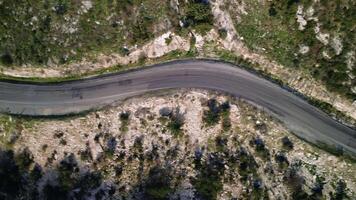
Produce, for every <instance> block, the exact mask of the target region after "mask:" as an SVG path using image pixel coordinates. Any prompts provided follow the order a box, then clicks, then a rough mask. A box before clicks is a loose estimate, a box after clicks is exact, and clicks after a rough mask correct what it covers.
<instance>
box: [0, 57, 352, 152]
mask: <svg viewBox="0 0 356 200" xmlns="http://www.w3.org/2000/svg"><path fill="white" fill-rule="evenodd" d="M170 88H203V89H211V90H217V91H223V92H227V93H230V94H231V95H234V96H237V97H240V98H243V99H246V100H248V101H251V102H253V103H254V104H257V105H258V106H261V107H263V108H264V109H265V110H267V111H269V112H270V113H271V114H272V115H274V116H275V117H277V118H278V119H279V120H281V121H282V122H284V124H285V125H286V126H287V127H288V128H289V129H290V130H291V131H292V132H293V133H295V134H296V135H297V136H299V137H301V138H304V139H306V140H307V141H309V142H312V143H315V144H316V143H318V142H322V143H326V144H331V145H336V146H338V147H342V148H343V149H344V150H346V151H348V152H350V153H352V154H353V155H356V131H355V130H353V129H351V128H349V127H347V126H344V125H342V124H340V123H338V122H337V121H335V120H333V119H332V118H330V117H329V116H327V115H326V114H325V113H323V112H321V111H320V110H318V109H316V108H315V107H313V106H311V105H310V104H308V103H307V102H306V101H304V100H302V99H301V98H300V97H298V96H296V95H294V94H293V93H291V92H288V91H287V90H285V89H283V88H281V87H280V86H278V85H276V84H274V83H272V82H270V81H268V80H265V79H263V78H261V77H259V76H257V75H255V74H253V73H251V72H248V71H245V70H243V69H241V68H238V67H236V66H233V65H230V64H226V63H221V62H216V61H206V60H205V61H203V60H187V61H178V62H171V63H166V64H160V65H156V66H153V67H146V68H143V69H139V70H133V71H130V72H126V73H116V74H111V75H105V76H99V77H95V78H88V79H83V80H77V81H69V82H62V83H58V84H40V85H38V84H37V85H36V84H27V83H11V82H0V112H3V113H11V114H22V115H31V116H45V115H65V114H70V113H78V112H81V111H86V110H90V109H96V108H100V107H102V106H105V105H108V104H111V103H113V102H115V101H118V100H121V99H124V98H127V97H132V96H135V95H139V94H143V93H145V92H149V91H156V90H161V89H170Z"/></svg>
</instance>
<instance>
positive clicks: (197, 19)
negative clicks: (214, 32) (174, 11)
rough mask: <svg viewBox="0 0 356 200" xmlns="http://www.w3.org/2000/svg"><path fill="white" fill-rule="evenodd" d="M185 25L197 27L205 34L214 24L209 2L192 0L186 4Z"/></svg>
mask: <svg viewBox="0 0 356 200" xmlns="http://www.w3.org/2000/svg"><path fill="white" fill-rule="evenodd" d="M184 23H185V26H188V27H192V28H195V29H196V30H197V31H198V32H199V33H201V34H205V33H206V32H207V31H209V30H210V29H211V28H212V27H213V24H214V16H213V14H212V13H211V8H210V4H209V3H205V2H201V1H195V0H190V1H189V3H188V4H187V5H186V13H185V18H184Z"/></svg>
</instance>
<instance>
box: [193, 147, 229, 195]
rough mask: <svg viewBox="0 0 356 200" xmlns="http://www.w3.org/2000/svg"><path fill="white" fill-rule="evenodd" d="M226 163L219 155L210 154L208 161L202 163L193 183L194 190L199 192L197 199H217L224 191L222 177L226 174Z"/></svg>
mask: <svg viewBox="0 0 356 200" xmlns="http://www.w3.org/2000/svg"><path fill="white" fill-rule="evenodd" d="M224 165H225V161H224V158H223V156H222V155H221V154H219V153H209V154H208V159H207V161H205V162H204V163H201V164H200V165H196V166H199V168H197V167H196V169H197V170H198V175H197V177H196V179H194V180H193V181H192V184H193V186H194V188H195V189H196V191H197V194H196V195H197V197H198V198H200V199H207V200H213V199H216V198H217V194H218V192H219V191H220V190H222V187H223V185H222V181H221V176H222V175H223V173H224V169H225V168H224Z"/></svg>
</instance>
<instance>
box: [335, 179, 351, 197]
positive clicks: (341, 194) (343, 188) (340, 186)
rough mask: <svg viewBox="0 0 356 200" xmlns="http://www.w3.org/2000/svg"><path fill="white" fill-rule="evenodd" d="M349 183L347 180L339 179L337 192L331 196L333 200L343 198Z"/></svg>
mask: <svg viewBox="0 0 356 200" xmlns="http://www.w3.org/2000/svg"><path fill="white" fill-rule="evenodd" d="M346 189H347V185H346V183H345V181H343V180H339V181H338V182H337V185H336V189H335V194H333V196H332V197H331V199H332V200H342V199H344V198H345V197H346V196H347V195H346Z"/></svg>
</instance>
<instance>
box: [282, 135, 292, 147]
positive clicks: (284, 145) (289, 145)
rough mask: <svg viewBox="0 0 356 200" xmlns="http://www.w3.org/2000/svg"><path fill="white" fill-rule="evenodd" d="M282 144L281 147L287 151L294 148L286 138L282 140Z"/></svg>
mask: <svg viewBox="0 0 356 200" xmlns="http://www.w3.org/2000/svg"><path fill="white" fill-rule="evenodd" d="M282 144H283V147H284V148H286V149H288V150H291V149H293V147H294V144H293V142H292V141H291V140H290V139H289V138H288V137H287V136H285V137H283V138H282Z"/></svg>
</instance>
